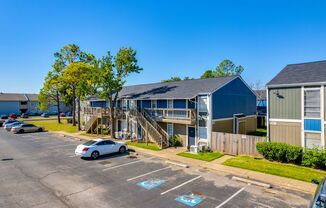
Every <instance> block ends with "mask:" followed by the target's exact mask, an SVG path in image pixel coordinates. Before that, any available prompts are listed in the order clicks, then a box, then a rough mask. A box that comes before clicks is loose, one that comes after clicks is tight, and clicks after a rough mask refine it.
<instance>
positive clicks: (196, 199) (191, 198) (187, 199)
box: [175, 193, 203, 207]
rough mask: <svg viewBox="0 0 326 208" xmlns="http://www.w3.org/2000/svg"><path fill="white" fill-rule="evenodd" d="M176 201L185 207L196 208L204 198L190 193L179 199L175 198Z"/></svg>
mask: <svg viewBox="0 0 326 208" xmlns="http://www.w3.org/2000/svg"><path fill="white" fill-rule="evenodd" d="M175 200H176V201H178V202H181V203H183V204H185V205H188V206H190V207H194V206H196V205H197V204H199V203H200V202H202V201H203V199H202V197H200V196H199V195H196V194H194V193H189V194H185V195H182V196H178V197H177V198H175Z"/></svg>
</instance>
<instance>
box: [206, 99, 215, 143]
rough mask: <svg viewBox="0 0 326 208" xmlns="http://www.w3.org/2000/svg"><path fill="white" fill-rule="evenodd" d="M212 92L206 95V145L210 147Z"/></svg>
mask: <svg viewBox="0 0 326 208" xmlns="http://www.w3.org/2000/svg"><path fill="white" fill-rule="evenodd" d="M212 98H213V94H211V95H209V96H207V99H208V119H207V125H206V127H207V145H208V147H209V148H210V147H211V146H210V145H211V139H212V138H211V137H212V117H213V99H212Z"/></svg>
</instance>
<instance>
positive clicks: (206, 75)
mask: <svg viewBox="0 0 326 208" xmlns="http://www.w3.org/2000/svg"><path fill="white" fill-rule="evenodd" d="M214 77H216V73H215V72H214V71H213V70H206V71H205V72H204V74H203V75H201V77H200V79H206V78H214Z"/></svg>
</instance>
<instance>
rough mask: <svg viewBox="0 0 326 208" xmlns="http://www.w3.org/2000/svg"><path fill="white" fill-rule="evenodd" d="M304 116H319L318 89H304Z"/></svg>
mask: <svg viewBox="0 0 326 208" xmlns="http://www.w3.org/2000/svg"><path fill="white" fill-rule="evenodd" d="M304 116H305V117H306V118H320V90H305V92H304Z"/></svg>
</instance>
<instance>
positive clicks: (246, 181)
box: [232, 176, 272, 188]
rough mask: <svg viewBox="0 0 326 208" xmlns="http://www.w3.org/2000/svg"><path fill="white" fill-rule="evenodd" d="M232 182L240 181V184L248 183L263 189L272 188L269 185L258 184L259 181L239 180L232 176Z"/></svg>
mask: <svg viewBox="0 0 326 208" xmlns="http://www.w3.org/2000/svg"><path fill="white" fill-rule="evenodd" d="M232 180H235V181H240V182H244V183H248V184H254V185H256V186H261V187H264V188H272V185H271V184H268V183H262V182H259V181H255V180H249V179H245V178H240V177H237V176H233V177H232Z"/></svg>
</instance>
